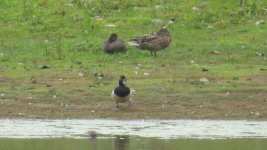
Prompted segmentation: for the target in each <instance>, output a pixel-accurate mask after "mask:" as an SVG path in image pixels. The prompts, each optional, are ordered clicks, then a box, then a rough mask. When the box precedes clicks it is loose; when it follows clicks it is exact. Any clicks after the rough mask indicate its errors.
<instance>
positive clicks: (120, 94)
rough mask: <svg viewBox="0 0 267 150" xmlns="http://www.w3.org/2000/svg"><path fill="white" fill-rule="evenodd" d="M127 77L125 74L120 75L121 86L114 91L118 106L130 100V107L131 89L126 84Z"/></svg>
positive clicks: (113, 95) (113, 96)
mask: <svg viewBox="0 0 267 150" xmlns="http://www.w3.org/2000/svg"><path fill="white" fill-rule="evenodd" d="M125 84H126V77H125V76H124V75H121V76H120V79H119V86H118V87H116V88H115V89H114V90H113V91H112V94H111V96H112V98H113V99H114V100H115V102H116V107H117V108H119V103H124V102H129V107H130V106H131V105H132V103H131V90H130V88H128V87H127V86H126V85H125Z"/></svg>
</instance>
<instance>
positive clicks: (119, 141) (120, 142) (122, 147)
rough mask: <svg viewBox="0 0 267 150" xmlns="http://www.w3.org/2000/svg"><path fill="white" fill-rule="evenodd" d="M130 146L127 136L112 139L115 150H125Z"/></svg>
mask: <svg viewBox="0 0 267 150" xmlns="http://www.w3.org/2000/svg"><path fill="white" fill-rule="evenodd" d="M129 146H130V138H129V136H126V135H123V136H116V137H115V139H114V147H115V150H127V149H129Z"/></svg>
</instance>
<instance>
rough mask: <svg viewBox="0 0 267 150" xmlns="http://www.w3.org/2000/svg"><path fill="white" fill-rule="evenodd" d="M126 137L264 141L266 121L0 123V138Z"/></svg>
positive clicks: (27, 121) (53, 121)
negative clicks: (93, 135)
mask: <svg viewBox="0 0 267 150" xmlns="http://www.w3.org/2000/svg"><path fill="white" fill-rule="evenodd" d="M90 131H95V132H97V133H98V134H102V135H127V136H140V137H155V138H161V139H171V138H200V139H222V138H267V122H266V121H225V120H218V121H215V120H77V119H71V120H17V119H14V120H9V119H4V120H0V138H61V137H71V138H79V137H87V136H89V134H88V132H90Z"/></svg>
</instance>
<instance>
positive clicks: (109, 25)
mask: <svg viewBox="0 0 267 150" xmlns="http://www.w3.org/2000/svg"><path fill="white" fill-rule="evenodd" d="M106 27H116V25H115V24H107V25H106Z"/></svg>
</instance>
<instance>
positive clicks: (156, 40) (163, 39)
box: [128, 28, 171, 56]
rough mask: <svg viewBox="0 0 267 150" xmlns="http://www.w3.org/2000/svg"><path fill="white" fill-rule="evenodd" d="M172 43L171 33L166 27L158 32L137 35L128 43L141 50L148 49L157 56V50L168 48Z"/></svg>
mask: <svg viewBox="0 0 267 150" xmlns="http://www.w3.org/2000/svg"><path fill="white" fill-rule="evenodd" d="M170 43H171V34H170V32H169V31H168V30H167V29H166V28H161V29H160V30H159V31H158V32H156V33H151V34H150V35H145V36H140V37H136V38H134V39H131V40H130V41H129V42H128V44H129V45H133V46H135V47H137V48H138V49H141V50H148V51H150V52H151V55H152V56H153V54H154V56H157V54H156V52H157V51H160V50H163V49H165V48H167V47H168V46H169V45H170Z"/></svg>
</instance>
